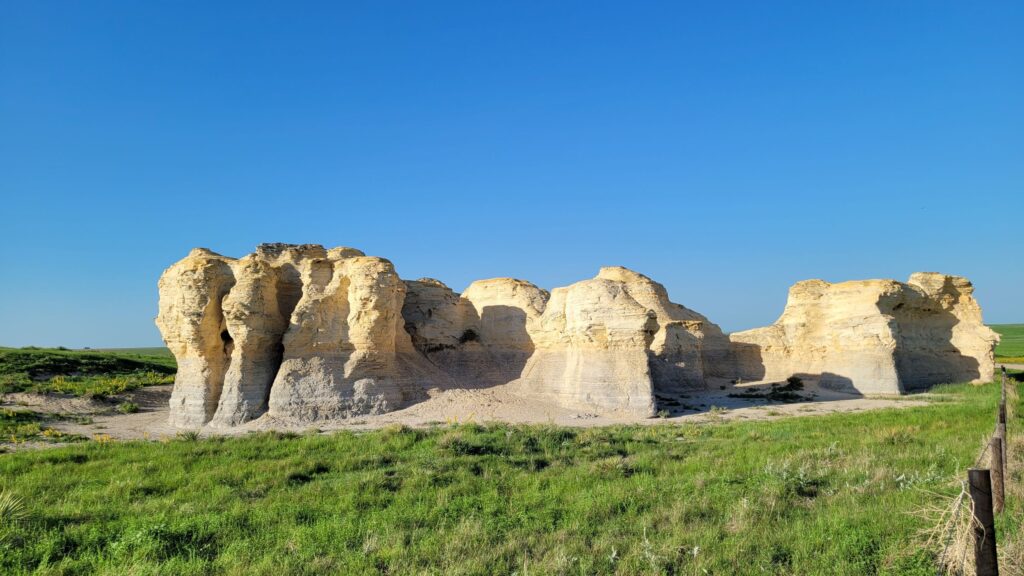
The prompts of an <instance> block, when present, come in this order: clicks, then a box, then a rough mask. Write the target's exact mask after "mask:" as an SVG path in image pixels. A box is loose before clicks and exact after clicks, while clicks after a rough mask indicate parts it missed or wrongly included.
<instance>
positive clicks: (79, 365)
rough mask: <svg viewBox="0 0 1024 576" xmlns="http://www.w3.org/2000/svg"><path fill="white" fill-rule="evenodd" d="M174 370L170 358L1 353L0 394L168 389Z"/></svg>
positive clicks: (29, 350) (31, 351) (130, 354)
mask: <svg viewBox="0 0 1024 576" xmlns="http://www.w3.org/2000/svg"><path fill="white" fill-rule="evenodd" d="M133 350H146V349H133ZM150 350H155V351H159V350H166V349H150ZM175 371H176V364H175V362H174V357H173V356H170V354H169V353H168V354H166V355H164V354H160V353H157V354H152V355H144V354H139V353H136V352H99V351H80V350H66V349H56V348H0V393H6V392H26V391H28V392H61V393H65V394H74V395H79V396H81V395H93V396H111V395H114V394H119V393H121V392H126V391H129V390H134V389H136V388H140V387H142V386H151V385H154V384H171V383H173V382H174V373H175Z"/></svg>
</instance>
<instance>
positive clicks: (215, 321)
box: [156, 244, 997, 427]
mask: <svg viewBox="0 0 1024 576" xmlns="http://www.w3.org/2000/svg"><path fill="white" fill-rule="evenodd" d="M159 289H160V306H159V310H160V311H159V315H158V317H157V319H156V322H157V326H158V327H159V328H160V331H161V333H162V334H163V336H164V340H165V341H166V343H167V346H168V347H169V348H170V349H171V351H172V352H173V353H174V355H175V357H176V358H177V360H178V375H177V377H176V380H175V386H174V391H173V393H172V396H171V416H170V420H171V423H172V424H173V425H176V426H180V427H199V426H204V425H210V426H217V427H230V426H236V425H239V424H243V423H245V422H248V421H250V420H254V419H257V418H261V417H264V416H266V417H268V418H273V419H276V420H278V421H283V422H292V423H306V422H314V421H319V420H329V419H338V418H348V417H351V416H356V415H364V414H375V413H382V412H388V411H392V410H396V409H399V408H402V407H404V406H407V405H409V404H410V403H413V402H416V401H419V400H421V399H424V398H426V397H427V396H428V395H429V394H431V393H433V391H436V390H444V389H450V388H483V387H492V386H499V385H506V384H507V385H508V390H510V391H512V392H514V393H517V394H520V395H523V396H527V397H531V398H536V399H541V400H546V401H550V402H554V403H557V404H560V405H562V406H567V407H572V408H578V409H584V410H596V411H604V412H625V413H629V414H633V415H638V414H639V415H653V414H654V413H655V412H656V410H657V403H658V399H659V398H660V397H672V396H677V395H679V394H681V393H684V392H690V391H693V390H694V389H700V388H701V387H703V386H704V385H705V382H706V379H707V378H709V377H716V376H717V377H727V378H742V379H745V380H761V379H773V380H777V379H784V378H786V377H788V376H791V375H803V376H810V377H813V378H820V381H821V382H822V383H824V384H825V385H832V386H841V387H850V388H853V389H856V390H859V391H861V392H903V391H908V390H913V389H917V388H922V387H926V386H930V385H932V384H935V383H939V382H951V381H963V380H971V381H984V380H988V379H990V378H991V376H992V370H993V356H992V351H993V347H994V344H995V342H996V339H997V337H996V335H995V334H994V333H993V332H992V331H991V330H989V329H988V328H986V327H985V326H984V325H983V324H982V322H981V309H980V307H979V306H978V303H977V302H976V301H975V300H974V298H973V297H972V293H973V288H972V286H971V284H970V283H969V282H968V281H967V280H965V279H963V278H959V277H955V276H943V275H939V274H915V275H913V276H912V277H911V278H910V281H909V282H908V283H906V284H904V283H900V282H895V281H892V280H866V281H860V282H844V283H840V284H829V283H827V282H823V281H821V280H808V281H806V282H800V283H798V284H796V285H795V286H794V287H793V288H792V289H791V291H790V295H789V302H788V303H787V305H786V310H785V312H784V313H783V315H782V317H781V318H780V319H779V320H778V321H777V322H776V323H775V324H773V325H772V326H768V327H765V328H759V329H756V330H748V331H746V332H740V333H736V334H733V335H731V336H729V337H726V336H725V335H723V334H722V331H721V330H720V329H719V328H718V326H715V325H714V324H712V323H711V322H709V321H708V319H707V318H705V317H704V316H701V315H700V314H698V313H696V312H694V311H692V310H689V309H687V308H685V307H683V306H680V305H678V304H675V303H673V302H671V301H670V300H669V298H668V293H667V292H666V290H665V288H664V287H663V286H662V285H660V284H658V283H657V282H654V281H653V280H651V279H650V278H647V277H646V276H643V275H642V274H638V273H636V272H633V271H631V270H627V269H625V268H618V267H609V268H602V269H601V271H600V273H599V274H598V275H597V277H595V278H593V279H590V280H585V281H582V282H577V283H576V284H573V285H571V286H568V287H565V288H556V289H555V290H554V291H553V292H552V293H550V294H549V293H548V292H546V291H545V290H542V289H540V288H538V287H536V286H534V285H533V284H530V283H529V282H524V281H522V280H515V279H512V278H495V279H491V280H480V281H477V282H474V283H472V284H471V285H470V286H469V287H468V288H467V289H466V290H465V291H464V292H463V293H462V294H461V295H460V294H457V293H455V292H453V291H452V290H451V289H450V288H448V287H447V286H445V285H444V284H442V283H441V282H438V281H437V280H431V279H421V280H416V281H403V280H401V279H400V278H399V277H398V275H397V274H396V272H395V269H394V266H392V264H391V263H390V262H389V261H387V260H385V259H383V258H375V257H368V256H365V255H364V254H363V253H362V252H360V251H358V250H355V249H353V248H332V249H330V250H325V249H324V248H323V247H321V246H318V245H300V246H297V245H288V244H264V245H261V246H260V247H259V248H257V250H256V252H255V253H253V254H250V255H248V256H245V257H243V258H240V259H237V260H236V259H233V258H227V257H224V256H220V255H218V254H215V253H213V252H211V251H209V250H205V249H202V248H199V249H196V250H193V251H192V252H191V253H190V254H189V255H188V256H187V257H186V258H185V259H183V260H181V261H180V262H178V263H176V264H174V265H173V266H171V267H170V268H169V269H167V271H166V272H164V274H163V276H161V278H160V283H159Z"/></svg>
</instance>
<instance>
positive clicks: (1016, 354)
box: [990, 324, 1024, 364]
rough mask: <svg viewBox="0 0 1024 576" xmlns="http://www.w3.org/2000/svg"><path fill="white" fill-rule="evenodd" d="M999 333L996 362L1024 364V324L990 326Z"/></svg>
mask: <svg viewBox="0 0 1024 576" xmlns="http://www.w3.org/2000/svg"><path fill="white" fill-rule="evenodd" d="M990 328H992V329H993V330H995V331H996V332H998V333H999V336H1001V340H1000V341H999V345H998V346H996V362H1011V363H1019V364H1024V324H995V325H993V326H990Z"/></svg>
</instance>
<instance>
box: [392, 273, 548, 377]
mask: <svg viewBox="0 0 1024 576" xmlns="http://www.w3.org/2000/svg"><path fill="white" fill-rule="evenodd" d="M406 284H407V286H408V289H409V293H408V296H407V297H406V301H405V306H404V307H403V309H402V315H403V316H404V317H405V320H406V324H405V327H406V330H408V332H409V334H411V335H412V340H413V342H414V343H415V345H416V348H417V349H418V350H419V351H420V352H422V353H423V354H424V355H425V356H426V357H427V358H429V359H430V361H431V362H432V363H433V364H435V365H436V366H438V367H439V368H440V369H441V370H442V371H443V372H444V373H445V374H447V375H449V376H450V377H451V378H452V380H453V382H454V383H455V384H454V385H457V386H459V387H462V388H480V387H490V386H495V385H498V384H505V383H507V382H510V381H512V380H514V379H516V378H518V377H519V375H520V373H521V372H522V368H523V366H524V365H525V364H526V361H527V359H528V358H529V357H530V355H531V354H532V353H533V340H532V337H531V335H530V333H531V331H532V330H533V329H534V326H535V323H536V321H537V319H538V318H539V317H540V315H541V313H542V312H543V310H544V305H545V303H546V302H547V299H548V293H547V292H546V291H544V290H541V289H540V288H537V287H536V286H534V285H533V284H530V283H529V282H525V281H523V280H516V279H514V278H494V279H491V280H478V281H476V282H473V283H472V284H470V286H469V287H468V288H467V289H466V290H465V292H463V293H462V295H459V294H456V293H454V292H453V291H452V290H451V289H450V288H448V287H447V286H445V285H444V284H442V283H441V282H438V281H437V280H432V279H428V278H424V279H420V280H417V281H414V282H407V283H406Z"/></svg>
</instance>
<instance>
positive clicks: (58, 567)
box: [0, 385, 1020, 576]
mask: <svg viewBox="0 0 1024 576" xmlns="http://www.w3.org/2000/svg"><path fill="white" fill-rule="evenodd" d="M936 392H939V393H941V397H942V400H941V401H939V402H936V403H934V404H932V405H930V406H926V407H917V408H907V409H902V410H895V409H890V410H880V411H872V412H863V413H848V414H834V415H828V416H820V417H806V418H790V419H784V420H774V421H759V422H753V421H752V422H728V423H725V422H723V423H716V424H710V425H700V426H698V425H693V424H687V425H657V426H650V427H639V426H637V427H615V428H599V429H566V428H556V427H521V426H506V425H489V426H476V425H461V426H456V427H438V428H434V429H428V430H416V429H408V428H393V429H386V430H381V431H375V432H367V433H351V432H343V433H337V434H330V435H317V434H304V435H282V434H272V433H264V434H258V435H251V436H247V437H242V438H230V439H229V438H213V439H202V440H199V439H196V438H195V436H194V435H185V436H182V437H180V438H179V439H176V440H171V441H167V442H127V443H116V442H114V443H109V442H107V443H98V442H87V443H82V444H76V445H72V446H68V447H64V448H56V449H50V450H43V451H34V452H32V451H28V452H18V453H13V454H7V455H3V456H0V479H2V483H3V488H5V489H6V490H7V493H8V494H13V495H14V496H16V497H18V498H20V499H22V501H23V502H24V510H23V512H24V513H25V515H26V517H25V518H24V519H22V520H18V521H13V522H12V521H8V520H4V519H0V522H2V523H0V572H2V573H12V574H22V573H41V574H125V573H131V574H157V573H159V574H211V573H216V574H221V573H224V574H272V575H275V576H279V575H282V574H326V573H339V574H372V573H391V574H513V573H515V574H563V573H573V574H595V573H597V574H606V573H617V574H763V573H773V574H901V575H904V574H934V567H933V563H932V562H933V552H932V551H931V550H928V549H926V548H925V547H924V546H923V544H922V542H923V540H924V539H923V537H922V536H921V534H920V531H921V530H922V529H925V528H927V527H928V526H929V525H930V523H931V522H932V521H931V520H930V519H928V518H926V517H922V516H921V515H920V514H918V512H920V511H921V510H922V509H924V508H926V507H929V506H935V507H939V506H943V505H945V504H946V503H947V502H948V499H949V498H950V497H951V496H952V495H954V494H955V493H957V492H958V491H959V484H958V481H959V480H960V478H961V477H962V476H963V475H964V470H965V469H966V468H967V467H968V466H970V465H971V463H973V462H974V460H975V458H976V456H977V454H978V452H979V449H980V446H981V442H982V440H983V438H986V437H987V435H988V434H989V433H990V432H991V428H992V423H993V418H994V413H995V406H996V402H997V396H998V389H997V387H995V386H991V385H988V386H981V387H975V386H966V385H956V386H946V387H941V388H939V389H937V390H936ZM1010 506H1011V508H1010V509H1009V510H1008V514H1005V515H1003V516H1002V517H1001V519H1000V526H999V529H1000V531H1002V532H1001V535H1000V538H1002V537H1003V535H1004V534H1005V533H1006V532H1005V531H1008V530H1009V531H1014V530H1019V527H1017V526H1013V525H1012V523H1011V522H1010V521H1009V520H1007V519H1008V518H1013V517H1014V516H1016V515H1019V513H1020V505H1019V502H1017V501H1012V502H1011V503H1010Z"/></svg>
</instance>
